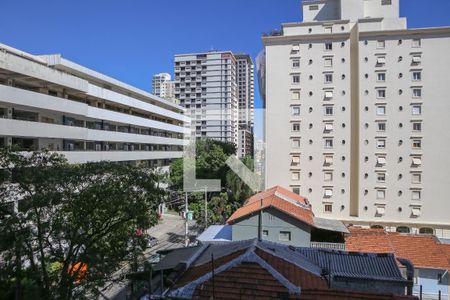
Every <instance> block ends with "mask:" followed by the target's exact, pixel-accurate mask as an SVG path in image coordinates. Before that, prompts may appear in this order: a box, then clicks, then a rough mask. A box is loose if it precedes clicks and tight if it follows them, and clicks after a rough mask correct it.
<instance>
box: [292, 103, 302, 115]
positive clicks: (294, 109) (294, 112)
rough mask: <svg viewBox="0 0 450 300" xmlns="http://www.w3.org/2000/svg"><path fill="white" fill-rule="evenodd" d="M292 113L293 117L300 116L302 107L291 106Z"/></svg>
mask: <svg viewBox="0 0 450 300" xmlns="http://www.w3.org/2000/svg"><path fill="white" fill-rule="evenodd" d="M291 109H292V111H291V113H292V115H293V116H300V106H298V105H295V106H291Z"/></svg>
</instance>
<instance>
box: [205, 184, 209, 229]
mask: <svg viewBox="0 0 450 300" xmlns="http://www.w3.org/2000/svg"><path fill="white" fill-rule="evenodd" d="M207 227H208V190H207V186H206V185H205V229H206V228H207Z"/></svg>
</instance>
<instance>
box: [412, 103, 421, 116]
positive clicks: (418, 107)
mask: <svg viewBox="0 0 450 300" xmlns="http://www.w3.org/2000/svg"><path fill="white" fill-rule="evenodd" d="M412 114H413V115H414V116H419V115H421V114H422V106H421V105H413V106H412Z"/></svg>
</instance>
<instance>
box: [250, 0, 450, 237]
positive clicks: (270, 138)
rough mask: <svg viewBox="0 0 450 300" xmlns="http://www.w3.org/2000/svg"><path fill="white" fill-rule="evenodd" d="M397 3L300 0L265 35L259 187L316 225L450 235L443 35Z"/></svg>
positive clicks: (447, 61) (449, 59) (446, 38)
mask: <svg viewBox="0 0 450 300" xmlns="http://www.w3.org/2000/svg"><path fill="white" fill-rule="evenodd" d="M399 5H400V3H399V0H310V1H305V0H304V1H303V3H302V6H303V18H304V19H303V22H299V23H286V24H282V29H281V30H280V31H275V32H272V33H270V34H267V35H265V36H264V37H263V43H264V56H263V57H262V58H263V59H262V60H261V61H262V63H258V67H259V70H258V74H260V75H261V78H260V82H261V86H262V88H263V90H262V95H263V98H264V105H265V109H266V111H265V142H266V152H265V155H266V165H265V170H266V172H265V174H266V175H265V183H266V186H274V185H282V186H286V187H290V188H291V189H292V191H294V192H296V193H298V194H301V195H303V196H305V197H307V198H309V200H310V202H311V203H312V205H313V207H314V211H315V212H316V214H317V215H319V216H327V217H328V218H330V217H331V218H336V219H340V220H343V221H345V222H347V223H352V224H361V225H366V226H373V227H378V226H383V227H386V228H387V229H388V230H396V231H399V232H411V233H416V232H417V233H423V234H428V233H435V234H436V235H437V236H438V237H447V238H449V237H450V201H449V200H448V191H449V187H450V176H448V173H449V170H450V158H449V156H448V153H449V148H450V134H449V132H450V122H449V117H448V116H449V113H450V101H449V92H448V87H449V86H450V74H449V69H450V55H449V54H450V27H439V28H419V29H408V28H407V23H406V18H404V17H400V16H399Z"/></svg>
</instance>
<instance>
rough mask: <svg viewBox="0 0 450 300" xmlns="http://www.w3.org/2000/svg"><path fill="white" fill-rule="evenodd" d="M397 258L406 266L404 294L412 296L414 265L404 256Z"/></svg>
mask: <svg viewBox="0 0 450 300" xmlns="http://www.w3.org/2000/svg"><path fill="white" fill-rule="evenodd" d="M397 260H398V261H399V262H400V263H401V264H402V265H404V266H405V267H406V279H407V280H408V285H407V287H406V295H408V296H412V293H413V286H414V265H413V264H412V262H411V261H409V260H408V259H405V258H397Z"/></svg>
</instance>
